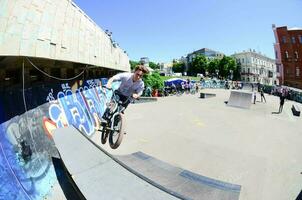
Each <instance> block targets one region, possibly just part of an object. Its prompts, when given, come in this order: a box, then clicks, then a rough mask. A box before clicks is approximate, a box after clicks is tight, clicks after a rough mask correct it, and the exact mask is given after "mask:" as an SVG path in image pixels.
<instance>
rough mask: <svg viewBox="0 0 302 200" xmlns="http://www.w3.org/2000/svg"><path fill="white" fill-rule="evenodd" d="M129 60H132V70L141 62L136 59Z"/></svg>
mask: <svg viewBox="0 0 302 200" xmlns="http://www.w3.org/2000/svg"><path fill="white" fill-rule="evenodd" d="M129 62H130V68H131V71H132V70H134V69H135V67H136V66H137V65H139V64H140V63H139V62H138V61H134V60H130V61H129Z"/></svg>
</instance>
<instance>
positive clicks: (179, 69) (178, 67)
mask: <svg viewBox="0 0 302 200" xmlns="http://www.w3.org/2000/svg"><path fill="white" fill-rule="evenodd" d="M172 70H173V72H175V73H183V72H184V71H185V64H184V63H183V62H173V65H172Z"/></svg>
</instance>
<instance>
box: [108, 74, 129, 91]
mask: <svg viewBox="0 0 302 200" xmlns="http://www.w3.org/2000/svg"><path fill="white" fill-rule="evenodd" d="M124 76H125V73H119V74H116V75H114V76H112V77H111V78H110V79H109V80H108V82H107V84H106V87H107V88H111V86H112V82H114V81H121V80H122V79H123V77H124Z"/></svg>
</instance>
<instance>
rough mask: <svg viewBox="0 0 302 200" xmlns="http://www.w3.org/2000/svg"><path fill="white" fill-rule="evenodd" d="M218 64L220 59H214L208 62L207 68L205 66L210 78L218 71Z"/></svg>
mask: <svg viewBox="0 0 302 200" xmlns="http://www.w3.org/2000/svg"><path fill="white" fill-rule="evenodd" d="M219 62H220V59H217V58H215V59H213V60H211V61H210V62H209V64H208V66H207V71H208V72H209V74H211V75H212V76H216V70H218V67H219Z"/></svg>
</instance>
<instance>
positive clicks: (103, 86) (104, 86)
mask: <svg viewBox="0 0 302 200" xmlns="http://www.w3.org/2000/svg"><path fill="white" fill-rule="evenodd" d="M102 88H105V89H107V90H113V89H112V88H109V87H107V86H106V85H102Z"/></svg>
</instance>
